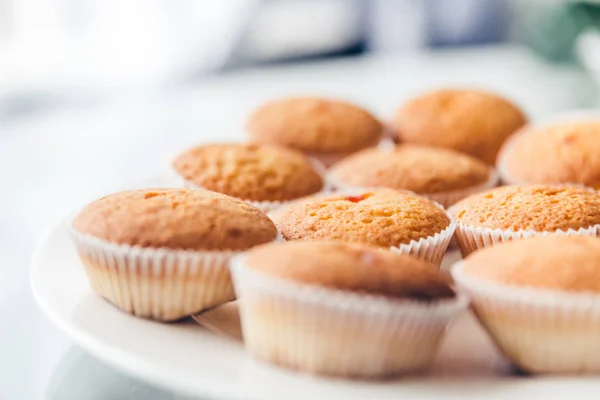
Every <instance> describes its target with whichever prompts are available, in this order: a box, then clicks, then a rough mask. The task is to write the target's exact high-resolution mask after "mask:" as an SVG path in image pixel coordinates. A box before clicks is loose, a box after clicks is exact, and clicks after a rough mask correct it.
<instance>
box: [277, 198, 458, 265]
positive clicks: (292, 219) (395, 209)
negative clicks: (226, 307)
mask: <svg viewBox="0 0 600 400" xmlns="http://www.w3.org/2000/svg"><path fill="white" fill-rule="evenodd" d="M271 217H272V219H273V221H274V222H275V224H276V225H277V227H278V228H279V230H280V232H281V234H282V235H283V238H284V239H285V240H288V241H291V240H342V241H346V242H359V243H366V244H370V245H373V246H378V247H381V248H384V249H391V250H392V251H396V252H400V253H406V254H412V255H415V256H417V257H420V258H423V259H425V260H427V261H430V262H432V263H434V264H437V265H439V264H440V263H441V261H442V258H443V256H444V253H445V251H446V248H447V247H448V243H449V242H450V239H451V238H452V234H453V233H454V227H455V225H454V223H453V222H452V220H451V219H450V218H449V217H448V215H447V214H446V212H445V211H444V210H443V209H442V208H441V207H440V206H439V205H437V204H435V203H433V202H432V201H430V200H428V199H426V198H424V197H420V196H417V195H415V194H414V193H411V192H407V191H397V190H391V189H364V190H360V189H356V190H353V191H352V192H351V193H336V194H329V195H322V196H315V197H312V198H307V199H303V200H299V201H296V202H293V203H290V204H289V205H286V206H284V207H281V208H280V209H278V210H277V211H275V212H274V213H272V214H271Z"/></svg>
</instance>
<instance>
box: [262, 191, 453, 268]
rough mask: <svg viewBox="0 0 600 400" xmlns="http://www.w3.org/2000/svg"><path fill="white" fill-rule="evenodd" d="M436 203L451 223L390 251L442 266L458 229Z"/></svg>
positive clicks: (352, 194) (349, 192)
mask: <svg viewBox="0 0 600 400" xmlns="http://www.w3.org/2000/svg"><path fill="white" fill-rule="evenodd" d="M373 189H376V188H358V187H351V188H346V189H343V190H337V191H334V192H329V193H319V194H317V195H315V196H321V197H322V196H329V195H332V194H333V195H349V196H354V195H360V194H362V193H365V192H368V191H369V190H373ZM400 191H401V192H408V193H411V194H414V195H416V196H418V195H417V194H415V193H413V192H409V191H408V190H400ZM434 204H435V205H436V206H437V207H438V208H439V209H440V210H442V211H444V213H445V214H446V216H447V217H448V220H449V221H450V223H449V224H448V226H447V227H446V228H444V230H442V231H441V232H438V233H436V234H434V235H432V236H428V237H424V238H420V239H419V240H411V241H410V242H409V243H404V244H398V245H397V246H391V247H390V249H389V250H390V251H392V252H394V253H400V254H409V255H412V256H414V257H417V258H420V259H422V260H425V261H428V262H430V263H432V264H435V265H437V266H440V265H441V264H442V259H443V258H444V255H445V254H446V249H447V248H448V246H449V244H450V241H451V240H452V237H453V235H454V231H455V229H456V223H455V222H454V220H453V219H452V218H451V216H450V215H449V214H448V213H447V212H446V210H445V209H444V207H443V206H442V205H440V204H439V203H436V202H434ZM276 215H277V211H275V212H271V213H270V214H269V218H271V219H272V220H276V219H277V217H276Z"/></svg>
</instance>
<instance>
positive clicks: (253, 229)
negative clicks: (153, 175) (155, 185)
mask: <svg viewBox="0 0 600 400" xmlns="http://www.w3.org/2000/svg"><path fill="white" fill-rule="evenodd" d="M72 227H73V229H74V230H75V231H76V232H79V233H82V234H86V235H90V236H94V237H96V238H98V239H102V240H105V241H107V242H111V243H114V244H124V245H130V246H140V247H152V248H161V247H163V248H170V249H184V250H245V249H248V248H250V247H252V246H255V245H258V244H263V243H267V242H270V241H273V240H274V239H275V238H276V237H277V229H276V228H275V225H274V224H273V222H271V220H270V219H269V218H268V217H267V216H266V215H265V214H263V213H262V212H261V211H260V210H258V209H257V208H255V207H253V206H251V205H249V204H247V203H245V202H243V201H241V200H237V199H234V198H232V197H229V196H226V195H223V194H220V193H214V192H209V191H206V190H191V189H145V190H131V191H126V192H119V193H115V194H111V195H109V196H106V197H103V198H101V199H98V200H96V201H93V202H92V203H90V204H88V205H87V206H85V207H84V208H83V209H82V210H81V211H80V212H79V214H78V215H77V216H76V217H75V219H74V220H73V222H72Z"/></svg>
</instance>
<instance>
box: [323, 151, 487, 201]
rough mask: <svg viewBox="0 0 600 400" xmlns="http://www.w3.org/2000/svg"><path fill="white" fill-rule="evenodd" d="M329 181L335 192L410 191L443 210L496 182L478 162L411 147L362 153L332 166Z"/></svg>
mask: <svg viewBox="0 0 600 400" xmlns="http://www.w3.org/2000/svg"><path fill="white" fill-rule="evenodd" d="M328 178H329V181H330V182H331V183H332V184H333V185H334V186H335V187H338V188H346V187H386V188H391V189H405V190H410V191H412V192H415V193H417V194H420V195H422V196H424V197H427V198H429V199H431V200H434V201H436V202H438V203H440V204H442V205H443V206H445V207H447V206H449V205H451V204H453V203H455V202H457V201H458V200H460V199H462V198H464V197H466V196H468V195H470V194H473V193H476V192H478V191H481V190H485V189H488V188H491V187H493V186H495V185H496V182H497V175H496V173H495V171H494V169H493V168H490V167H489V166H488V165H487V164H485V163H484V162H482V161H480V160H478V159H477V158H474V157H471V156H469V155H466V154H462V153H459V152H456V151H453V150H446V149H441V148H435V147H427V146H420V145H414V144H405V145H399V146H397V147H395V148H391V149H382V148H371V149H365V150H362V151H360V152H358V153H356V154H353V155H351V156H349V157H347V158H345V159H344V160H342V161H340V162H338V163H336V164H334V165H333V166H332V167H331V168H330V170H329V172H328Z"/></svg>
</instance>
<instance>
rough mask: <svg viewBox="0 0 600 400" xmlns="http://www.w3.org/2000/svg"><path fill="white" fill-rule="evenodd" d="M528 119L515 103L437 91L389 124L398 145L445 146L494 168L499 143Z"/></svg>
mask: <svg viewBox="0 0 600 400" xmlns="http://www.w3.org/2000/svg"><path fill="white" fill-rule="evenodd" d="M526 122H527V119H526V117H525V115H524V114H523V112H522V111H521V110H520V109H519V107H517V106H516V105H515V104H513V103H511V102H510V101H508V100H506V99H504V98H502V97H500V96H498V95H496V94H493V93H488V92H483V91H477V90H448V89H446V90H436V91H432V92H428V93H424V94H422V95H420V96H418V97H416V98H414V99H412V100H410V101H408V102H407V103H406V104H404V105H403V106H402V107H401V108H400V109H399V110H398V111H397V112H396V114H395V115H394V118H393V121H392V125H393V127H394V128H395V130H396V135H397V138H398V139H399V140H400V141H401V142H410V143H420V144H425V145H430V146H438V147H447V148H450V149H454V150H457V151H460V152H462V153H467V154H470V155H472V156H474V157H477V158H479V159H481V160H483V161H485V162H486V163H488V164H491V165H494V164H495V161H496V154H497V153H498V150H500V147H501V146H502V143H504V141H505V140H506V139H507V138H508V137H509V136H510V135H511V134H512V133H514V132H515V131H516V130H517V129H519V128H520V127H522V126H523V125H525V123H526Z"/></svg>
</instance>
